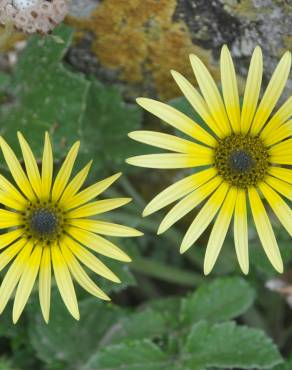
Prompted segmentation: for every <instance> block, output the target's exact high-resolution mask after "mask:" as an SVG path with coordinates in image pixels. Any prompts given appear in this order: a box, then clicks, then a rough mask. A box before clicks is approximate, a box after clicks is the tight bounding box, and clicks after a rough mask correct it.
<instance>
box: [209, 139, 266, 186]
mask: <svg viewBox="0 0 292 370" xmlns="http://www.w3.org/2000/svg"><path fill="white" fill-rule="evenodd" d="M214 164H215V167H216V168H217V170H218V173H219V175H221V176H222V178H223V179H224V180H225V181H227V182H229V183H230V184H231V185H232V186H236V187H240V188H247V187H248V186H253V185H256V184H257V183H258V182H260V181H262V180H263V179H264V177H265V176H266V174H267V170H268V168H269V165H270V163H269V155H268V151H267V149H266V147H265V146H264V144H263V142H262V140H261V139H260V138H259V137H256V136H255V137H254V136H250V135H242V134H232V135H230V136H228V137H226V138H224V139H220V140H219V142H218V146H217V148H216V149H215V157H214Z"/></svg>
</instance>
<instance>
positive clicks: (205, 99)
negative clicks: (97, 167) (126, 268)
mask: <svg viewBox="0 0 292 370" xmlns="http://www.w3.org/2000/svg"><path fill="white" fill-rule="evenodd" d="M190 60H191V64H192V67H193V70H194V73H195V76H196V79H197V82H198V85H199V87H200V90H201V93H200V92H198V91H197V90H196V89H195V88H194V87H193V86H192V85H191V84H190V83H189V82H188V81H187V80H186V79H185V78H184V77H183V76H182V75H181V74H180V73H178V72H175V71H172V75H173V77H174V79H175V81H176V83H177V84H178V86H179V88H180V89H181V91H182V93H183V94H184V95H185V97H186V99H187V100H188V102H189V103H190V104H191V105H192V106H193V108H194V109H195V110H196V111H197V113H198V114H199V115H200V116H201V117H202V119H203V120H204V121H205V123H206V124H207V126H208V128H209V129H208V130H205V129H204V128H202V127H201V126H200V125H199V124H198V123H196V122H195V121H193V120H192V119H190V118H189V117H187V116H186V115H184V114H183V113H181V112H179V111H177V110H176V109H174V108H172V107H171V106H168V105H166V104H163V103H160V102H158V101H155V100H151V99H146V98H139V99H137V102H138V104H140V105H141V106H142V107H143V108H145V109H146V110H148V111H149V112H151V113H153V114H155V115H156V116H157V117H159V118H161V119H162V120H164V121H165V122H167V123H168V124H169V125H171V126H173V127H175V128H176V129H177V130H179V131H181V132H182V133H183V134H186V135H187V136H188V137H190V139H183V138H180V137H176V136H174V135H168V134H164V133H158V132H152V131H136V132H132V133H130V134H129V136H130V137H131V138H132V139H134V140H137V141H140V142H142V143H146V144H149V145H152V146H155V147H158V148H162V149H166V150H169V151H171V153H163V154H151V155H144V156H143V155H142V156H137V157H133V158H129V159H128V160H127V162H128V163H130V164H133V165H135V166H141V167H149V168H193V167H198V169H197V171H196V173H194V174H192V175H190V176H188V177H186V178H184V179H182V180H180V181H178V182H177V183H175V184H173V185H171V186H170V187H168V188H167V189H165V190H164V191H162V192H161V193H160V194H158V195H157V196H156V197H155V198H154V199H153V200H152V201H151V202H150V203H149V204H148V205H147V207H146V208H145V210H144V216H147V215H150V214H151V213H153V212H156V211H158V210H160V209H161V208H163V207H165V206H167V205H169V204H171V203H173V202H175V201H178V200H179V201H178V203H177V204H176V205H175V206H174V207H173V208H172V209H171V210H170V211H169V212H168V213H167V215H166V216H165V217H164V219H163V221H162V222H161V224H160V227H159V230H158V233H162V232H164V231H166V230H167V229H168V228H169V227H170V226H172V225H173V224H174V223H175V222H177V221H178V220H179V219H181V218H182V217H183V216H184V215H186V214H187V213H189V212H190V211H191V210H193V209H194V208H195V207H196V206H197V205H199V204H200V203H202V202H203V201H205V204H204V205H203V206H202V207H201V209H200V210H199V212H198V214H197V216H196V217H195V219H194V220H193V222H192V224H191V225H190V227H189V229H188V231H187V233H186V235H185V236H184V238H183V241H182V244H181V247H180V250H181V252H182V253H183V252H185V251H186V250H187V249H189V248H190V247H191V246H192V245H193V244H194V243H195V242H196V241H197V240H198V238H199V237H200V236H201V234H202V233H203V232H204V230H206V228H207V227H208V225H209V224H210V223H211V222H212V220H213V219H214V218H215V217H216V215H217V217H216V220H215V223H214V226H213V229H212V231H211V235H210V238H209V241H208V245H207V249H206V255H205V262H204V271H205V273H206V274H208V273H209V272H210V271H211V270H212V268H213V266H214V264H215V262H216V259H217V257H218V255H219V252H220V249H221V247H222V245H223V242H224V239H225V236H226V233H227V231H228V228H229V225H230V223H231V220H232V217H233V227H234V242H235V249H236V253H237V257H238V261H239V264H240V266H241V269H242V270H243V272H244V273H248V269H249V259H248V226H247V202H249V204H250V208H251V212H252V215H253V219H254V223H255V226H256V229H257V232H258V235H259V238H260V240H261V243H262V245H263V247H264V250H265V252H266V254H267V256H268V258H269V259H270V261H271V263H272V264H273V266H274V267H275V269H276V270H278V271H279V272H282V271H283V263H282V259H281V255H280V251H279V248H278V245H277V241H276V238H275V235H274V232H273V229H272V226H271V222H270V220H269V217H268V214H267V212H266V209H265V206H264V204H263V201H262V198H265V199H266V201H267V203H269V205H270V207H271V208H272V210H273V211H274V213H275V215H276V216H277V217H278V219H279V220H280V222H281V223H282V225H283V226H284V227H285V228H286V230H287V231H288V232H289V233H290V235H291V233H292V217H291V216H292V213H291V209H290V208H289V206H288V205H287V204H286V202H285V201H284V200H283V198H282V196H283V197H286V198H288V199H289V200H291V198H292V185H291V184H292V170H291V169H289V165H291V164H292V149H291V148H292V147H291V145H292V142H291V134H292V120H291V119H290V117H291V111H292V97H290V98H289V99H288V100H287V101H286V102H285V103H284V104H283V105H282V106H281V107H280V108H279V109H278V110H277V111H276V112H275V113H272V112H273V110H274V108H275V106H276V104H277V101H278V99H279V97H280V95H281V93H282V90H283V88H284V86H285V84H286V81H287V78H288V75H289V71H290V66H291V54H290V53H289V52H286V53H285V54H284V55H283V57H282V59H281V61H280V62H279V64H278V66H277V67H276V69H275V71H274V73H273V75H272V78H271V80H270V82H269V84H268V86H267V89H266V91H265V92H264V94H263V97H262V99H261V101H260V103H259V104H258V99H259V95H260V89H261V81H262V69H263V61H262V52H261V49H260V48H259V47H256V48H255V50H254V53H253V55H252V59H251V63H250V67H249V72H248V77H247V82H246V87H245V93H244V97H243V103H242V107H240V101H239V94H238V88H237V81H236V74H235V69H234V65H233V61H232V58H231V55H230V53H229V51H228V48H227V47H226V46H223V48H222V51H221V58H220V67H221V68H220V69H221V82H222V95H223V96H221V94H220V92H219V90H218V88H217V86H216V84H215V82H214V80H213V78H212V77H211V75H210V73H209V72H208V70H207V68H206V67H205V66H204V64H203V63H202V62H201V61H200V59H199V58H198V57H196V56H195V55H191V56H190Z"/></svg>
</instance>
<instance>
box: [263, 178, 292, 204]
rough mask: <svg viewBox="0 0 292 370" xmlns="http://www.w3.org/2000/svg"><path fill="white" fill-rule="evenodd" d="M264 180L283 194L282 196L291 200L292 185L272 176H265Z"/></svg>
mask: <svg viewBox="0 0 292 370" xmlns="http://www.w3.org/2000/svg"><path fill="white" fill-rule="evenodd" d="M265 182H266V183H267V184H268V185H270V186H271V187H272V188H273V189H275V190H276V191H277V192H278V193H280V194H282V195H284V197H286V198H288V199H289V200H292V186H291V185H290V184H288V183H287V182H285V181H282V180H280V179H276V178H275V177H273V176H267V177H266V179H265Z"/></svg>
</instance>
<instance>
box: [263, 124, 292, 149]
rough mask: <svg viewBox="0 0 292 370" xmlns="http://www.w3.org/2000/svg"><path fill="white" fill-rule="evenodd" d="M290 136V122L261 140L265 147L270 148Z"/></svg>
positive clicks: (291, 132)
mask: <svg viewBox="0 0 292 370" xmlns="http://www.w3.org/2000/svg"><path fill="white" fill-rule="evenodd" d="M290 136H292V120H290V121H288V122H286V123H284V124H283V125H281V126H280V127H278V128H277V129H276V130H275V131H274V132H273V133H272V134H271V135H268V136H267V137H266V138H262V139H263V141H264V143H265V145H266V146H271V145H274V144H277V143H279V142H280V141H282V140H284V139H287V138H288V137H290Z"/></svg>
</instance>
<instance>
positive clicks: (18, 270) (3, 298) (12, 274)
mask: <svg viewBox="0 0 292 370" xmlns="http://www.w3.org/2000/svg"><path fill="white" fill-rule="evenodd" d="M31 250H32V243H28V244H26V245H25V247H23V249H22V251H21V252H20V253H19V254H18V256H17V257H16V258H15V260H14V262H13V263H12V265H11V266H10V268H9V270H8V272H7V273H6V275H5V277H4V279H3V281H2V285H1V288H0V313H2V312H3V310H4V308H5V307H6V305H7V302H8V300H9V298H10V297H11V294H12V292H13V291H14V289H15V287H16V285H17V283H18V281H19V279H20V277H21V274H22V272H23V270H24V268H25V266H26V262H27V260H28V259H29V256H30V253H31Z"/></svg>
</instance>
